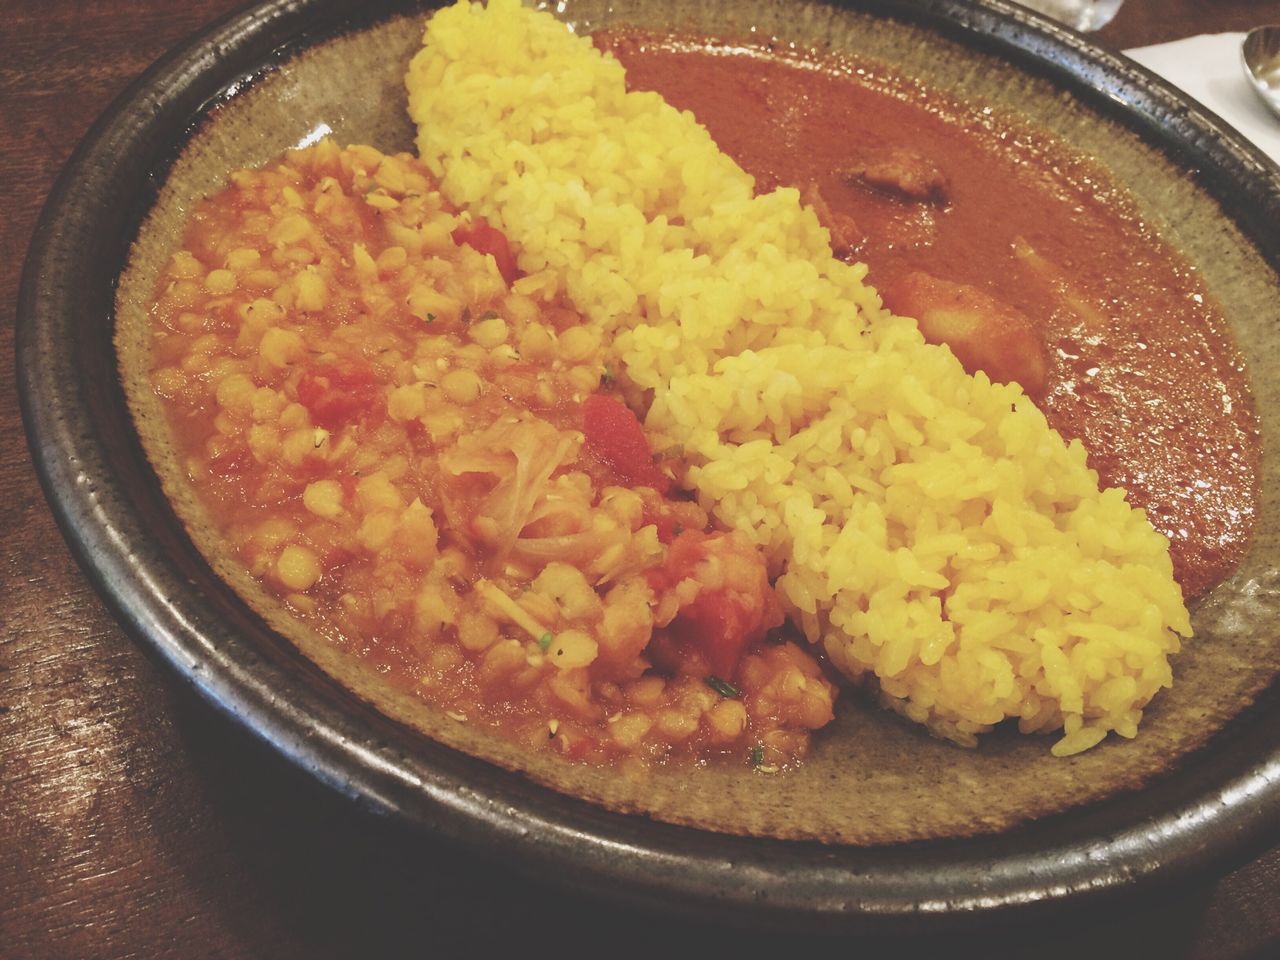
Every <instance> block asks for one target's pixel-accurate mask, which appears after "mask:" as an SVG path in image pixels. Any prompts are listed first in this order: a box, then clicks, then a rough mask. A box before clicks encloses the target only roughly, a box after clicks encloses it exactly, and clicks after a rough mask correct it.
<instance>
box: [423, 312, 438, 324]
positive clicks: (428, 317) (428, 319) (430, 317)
mask: <svg viewBox="0 0 1280 960" xmlns="http://www.w3.org/2000/svg"><path fill="white" fill-rule="evenodd" d="M422 322H423V323H435V322H436V315H435V314H434V313H428V314H427V315H426V316H425V317H423V318H422Z"/></svg>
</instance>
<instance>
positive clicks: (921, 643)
mask: <svg viewBox="0 0 1280 960" xmlns="http://www.w3.org/2000/svg"><path fill="white" fill-rule="evenodd" d="M406 83H407V85H408V88H409V95H410V100H409V103H410V114H411V116H412V117H413V119H414V120H415V122H416V123H417V124H418V125H419V138H418V147H419V150H420V152H421V155H422V158H423V160H424V161H425V162H426V163H427V165H428V166H429V167H430V168H431V169H432V171H433V172H435V173H436V174H437V175H439V176H441V177H442V184H443V191H444V193H445V194H446V195H447V196H448V197H449V199H450V200H451V201H453V202H454V203H457V204H459V205H462V206H464V207H466V208H469V209H470V210H473V211H475V212H477V213H478V214H481V215H483V216H485V217H487V218H488V219H489V220H490V221H491V222H492V223H494V224H495V225H497V226H499V227H500V228H501V229H502V230H504V231H505V232H506V233H507V234H508V236H509V237H511V238H512V240H513V241H514V243H515V246H516V249H517V251H518V259H519V264H520V267H521V269H522V270H523V271H524V272H525V273H526V274H528V276H527V277H525V278H524V279H522V280H521V281H519V283H520V284H522V285H523V286H524V287H525V288H526V289H528V290H530V291H536V290H539V289H541V290H556V289H558V290H562V291H565V292H567V293H568V295H569V296H570V297H571V298H572V300H573V301H574V303H575V304H576V305H577V306H578V307H579V309H581V310H582V311H583V312H584V313H585V314H586V315H587V316H589V317H590V318H591V320H592V321H593V322H594V323H596V324H599V325H600V326H601V327H602V328H603V329H604V330H605V331H606V332H607V333H608V334H609V335H610V337H611V338H612V344H613V347H612V352H613V356H614V357H615V359H616V361H617V363H618V364H619V366H620V370H621V372H622V374H623V375H624V378H625V380H626V381H628V382H629V383H630V384H631V385H633V386H634V388H635V389H636V390H637V395H639V393H638V391H640V390H645V391H652V397H653V402H652V406H651V407H650V409H649V413H648V417H647V420H646V426H647V427H648V428H649V429H651V430H653V431H655V432H656V433H658V434H659V435H660V436H662V437H663V438H665V439H666V440H668V441H670V442H672V443H679V444H682V445H683V447H684V453H685V457H686V458H687V462H688V468H687V472H686V474H685V477H684V482H685V485H686V486H687V487H688V488H689V489H691V490H693V491H695V492H696V494H697V496H698V499H699V501H700V502H701V504H702V505H703V507H704V508H706V509H707V510H708V511H709V512H710V513H712V514H713V515H714V516H715V517H716V518H718V520H719V521H720V522H722V523H723V524H725V525H726V526H728V527H732V528H737V529H739V530H742V531H744V532H746V533H747V534H749V535H750V536H751V537H753V538H754V539H755V541H756V542H757V543H759V544H760V545H761V546H762V548H763V549H764V550H765V552H766V555H767V556H768V558H769V562H770V566H771V572H772V574H773V575H775V576H776V577H777V588H778V591H779V593H780V595H781V597H782V599H783V603H784V604H785V605H786V607H787V609H788V612H789V614H790V615H791V617H792V619H793V620H794V621H795V622H796V623H797V624H798V625H799V626H800V628H801V629H802V630H803V631H804V633H805V635H806V636H807V637H808V638H809V640H810V641H812V642H814V643H820V644H821V645H822V646H823V647H824V648H825V650H826V652H827V654H828V655H829V656H830V658H831V660H832V662H833V663H834V664H835V665H836V666H837V667H838V668H839V669H840V670H842V671H843V672H844V673H846V674H847V675H849V676H850V677H853V678H857V679H870V678H872V677H874V679H875V681H876V683H877V684H878V688H879V690H880V691H881V694H882V697H883V699H884V701H885V702H886V703H887V704H888V705H889V706H891V707H893V708H894V709H896V710H898V711H899V712H900V713H902V714H904V715H906V716H907V717H910V718H911V719H913V720H916V721H918V722H920V723H924V724H927V725H928V726H929V727H930V729H932V730H933V731H934V732H935V733H938V734H941V735H943V736H946V737H949V738H951V739H953V740H955V741H957V742H959V743H963V744H969V745H971V744H973V743H974V742H975V741H976V735H977V734H979V733H982V732H985V731H987V730H990V729H991V727H992V726H993V725H994V724H997V723H999V722H1001V721H1002V720H1005V719H1008V718H1016V719H1017V720H1018V725H1019V728H1020V729H1021V730H1023V731H1024V732H1037V731H1054V730H1062V731H1063V732H1064V736H1062V737H1061V739H1059V740H1058V741H1057V742H1056V743H1055V745H1054V747H1053V752H1054V753H1055V754H1058V755H1067V754H1071V753H1076V752H1078V751H1080V750H1085V749H1088V748H1089V747H1091V746H1093V745H1094V744H1096V743H1098V742H1099V741H1100V740H1101V739H1102V738H1103V737H1105V736H1106V734H1107V733H1108V732H1110V731H1115V732H1117V733H1119V734H1120V735H1122V736H1125V737H1132V736H1133V735H1134V734H1135V733H1136V732H1137V727H1138V723H1139V721H1140V719H1141V716H1142V710H1143V707H1145V706H1146V704H1147V703H1148V702H1149V701H1150V699H1151V697H1152V696H1153V695H1154V694H1155V693H1156V692H1157V691H1158V690H1159V689H1160V688H1161V687H1167V686H1169V685H1170V684H1171V682H1172V674H1171V670H1170V666H1169V655H1170V654H1172V653H1174V652H1176V651H1177V649H1178V645H1179V639H1178V637H1179V635H1182V636H1189V635H1190V622H1189V619H1188V616H1187V612H1186V609H1185V607H1184V605H1183V601H1182V594H1181V591H1180V589H1179V588H1178V586H1177V584H1176V583H1175V582H1174V580H1173V575H1172V566H1171V563H1170V560H1169V555H1168V544H1167V542H1166V541H1165V540H1164V539H1163V538H1162V537H1161V536H1160V535H1159V534H1158V533H1156V532H1155V531H1154V530H1153V529H1152V528H1151V526H1150V525H1149V524H1148V523H1147V521H1146V517H1145V515H1144V514H1143V512H1142V511H1141V510H1135V509H1132V508H1131V507H1130V506H1129V505H1128V504H1127V503H1126V501H1125V496H1124V493H1123V491H1121V490H1118V489H1111V490H1105V491H1100V490H1099V488H1098V479H1097V475H1096V474H1095V473H1094V472H1093V471H1091V470H1090V469H1089V468H1088V467H1087V465H1086V462H1085V451H1084V449H1083V448H1082V447H1081V445H1080V444H1079V442H1078V441H1072V442H1071V443H1069V444H1068V443H1064V442H1063V440H1062V438H1061V437H1060V436H1059V435H1058V434H1057V433H1056V432H1055V431H1053V430H1052V429H1050V428H1049V426H1048V424H1047V422H1046V421H1045V418H1044V416H1043V414H1041V412H1040V411H1039V410H1038V409H1037V408H1036V407H1035V405H1034V404H1033V403H1032V402H1031V401H1030V400H1029V399H1028V398H1027V397H1026V396H1025V395H1024V394H1023V393H1022V391H1021V390H1020V389H1019V388H1018V387H1017V386H1016V385H999V384H992V383H991V382H990V381H989V380H988V379H987V378H986V377H985V376H983V375H982V374H979V375H977V376H969V375H968V374H966V373H965V372H964V370H963V369H962V368H961V366H960V364H959V363H958V362H957V361H956V359H955V358H954V357H953V356H952V354H951V352H950V351H949V350H947V349H946V348H943V347H936V346H930V345H928V344H926V343H924V341H923V339H922V338H921V336H920V333H919V331H918V330H917V328H916V325H915V322H914V321H912V320H910V319H906V318H902V317H896V316H893V315H892V314H890V313H889V312H888V311H886V310H885V309H884V308H883V306H882V305H881V302H880V299H879V296H878V295H877V294H876V292H875V290H874V289H873V288H871V287H870V286H868V285H867V284H866V283H864V277H865V274H866V270H865V267H864V266H862V265H853V266H850V265H847V264H844V263H841V262H840V261H838V260H835V259H834V258H833V257H832V256H831V252H830V248H829V246H828V236H827V233H826V231H825V229H823V228H822V227H821V226H820V225H819V223H818V221H817V218H816V217H815V215H814V214H813V212H812V211H811V210H809V209H807V208H805V207H802V206H801V204H800V200H799V195H798V193H797V191H795V190H794V189H790V188H784V189H779V190H776V191H774V192H773V193H770V194H765V195H762V196H758V197H757V196H754V195H753V189H752V188H753V181H752V178H751V177H750V176H749V175H748V174H746V173H745V172H744V171H742V170H741V169H740V168H739V167H738V166H737V165H736V164H735V163H734V162H733V161H732V160H730V159H729V158H728V157H726V156H725V155H724V154H722V153H721V152H720V151H719V150H718V149H717V147H716V146H715V144H714V143H713V142H712V140H711V138H710V137H709V136H708V134H707V133H706V131H705V130H704V129H703V128H702V127H701V126H699V125H698V124H697V123H696V121H695V120H694V119H693V117H692V115H690V114H688V113H683V114H682V113H679V112H677V111H676V110H674V109H673V108H671V107H670V106H668V105H667V104H666V103H665V102H664V101H663V100H662V99H661V98H660V97H659V96H658V95H656V94H652V93H627V92H626V91H625V85H624V73H623V69H622V67H621V66H620V65H619V64H618V63H617V62H616V61H615V60H614V59H612V58H611V57H608V56H604V55H602V54H600V53H599V52H597V51H596V50H595V49H594V48H593V47H592V46H591V43H590V41H589V40H588V39H586V38H583V37H578V36H575V35H574V34H573V33H572V32H570V31H569V30H568V29H567V28H566V27H565V26H564V25H563V24H561V23H560V22H559V21H557V20H556V19H555V18H554V17H552V16H550V15H549V14H545V13H534V12H532V11H530V10H526V9H524V8H522V7H521V6H520V5H519V2H518V0H491V2H490V3H489V5H488V6H487V7H482V6H480V5H478V4H469V3H466V2H463V3H460V4H458V5H456V6H453V7H450V8H447V9H445V10H442V11H440V12H439V13H437V14H436V15H435V16H434V17H433V18H432V19H431V21H430V23H429V24H428V27H427V30H426V36H425V46H424V49H423V50H422V51H421V52H420V53H419V54H418V55H417V56H416V57H415V58H414V60H413V62H412V64H411V66H410V69H409V73H408V76H407V77H406Z"/></svg>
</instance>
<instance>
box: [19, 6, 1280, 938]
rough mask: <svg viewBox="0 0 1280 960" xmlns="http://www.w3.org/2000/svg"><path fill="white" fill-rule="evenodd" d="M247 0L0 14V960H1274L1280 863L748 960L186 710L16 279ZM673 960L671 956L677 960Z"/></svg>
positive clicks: (1127, 39) (1172, 15) (1164, 20)
mask: <svg viewBox="0 0 1280 960" xmlns="http://www.w3.org/2000/svg"><path fill="white" fill-rule="evenodd" d="M239 5H240V4H239V2H238V0H186V2H183V3H180V4H175V3H172V2H167V0H91V2H73V0H48V2H44V3H34V2H27V0H0V309H3V324H2V325H0V351H2V352H3V354H4V356H5V358H6V359H5V370H6V387H5V389H4V390H3V391H0V492H2V494H3V502H2V503H0V534H2V536H3V555H2V561H3V566H2V567H0V611H3V627H2V628H0V957H3V958H12V960H17V958H47V957H68V958H79V957H95V958H96V957H138V958H150V957H163V958H169V957H172V958H188V957H270V958H280V960H285V958H295V957H296V958H303V957H306V958H316V960H322V958H331V957H348V956H367V957H399V956H412V955H423V956H454V955H462V954H464V953H466V954H469V955H476V956H488V955H493V954H497V953H498V952H499V951H502V952H504V953H509V952H512V951H515V950H522V949H524V950H527V949H528V948H529V946H531V945H535V944H537V945H546V946H549V947H552V948H555V949H559V950H563V951H565V952H567V953H568V954H570V955H577V954H587V953H590V954H592V955H601V956H609V955H628V956H629V955H633V954H637V953H640V952H645V953H649V952H653V951H663V952H667V951H670V950H671V949H673V947H678V946H680V945H682V944H689V945H698V946H699V950H698V952H699V953H705V951H706V950H707V949H713V950H715V952H716V954H719V953H720V952H721V951H722V950H723V951H724V952H729V951H730V950H732V951H733V952H735V953H746V954H754V953H756V952H761V951H762V950H766V949H767V950H769V951H771V952H773V951H778V950H781V951H785V952H786V953H787V954H789V955H798V954H799V952H800V951H815V950H816V951H820V952H821V953H823V954H828V953H829V954H835V953H837V952H838V953H840V954H841V955H850V956H852V955H859V954H860V955H863V956H882V955H890V954H893V955H903V954H909V955H915V954H917V953H920V954H921V955H935V954H940V953H941V951H942V948H943V947H944V946H945V948H946V951H947V953H959V954H960V955H964V956H969V955H972V956H1001V957H1013V956H1024V955H1029V954H1030V953H1032V952H1033V945H1035V946H1034V950H1035V952H1036V954H1037V955H1038V956H1042V957H1063V958H1065V957H1076V956H1080V955H1093V956H1119V955H1121V954H1123V955H1125V956H1137V957H1165V958H1179V960H1182V958H1204V960H1219V958H1228V960H1230V958H1244V957H1259V958H1260V957H1264V956H1268V957H1270V956H1280V892H1278V891H1280V849H1275V850H1271V851H1265V850H1258V851H1256V852H1255V855H1256V859H1253V860H1252V861H1251V862H1249V863H1247V864H1244V865H1242V866H1240V867H1239V868H1238V869H1236V870H1235V872H1233V873H1230V874H1229V875H1227V876H1225V877H1220V876H1204V877H1200V878H1196V879H1195V881H1194V882H1192V883H1190V884H1187V885H1184V886H1182V887H1179V888H1177V889H1173V890H1161V891H1153V892H1152V893H1151V894H1149V895H1148V896H1146V897H1145V898H1143V899H1142V900H1139V901H1136V902H1134V901H1130V900H1125V901H1122V902H1119V903H1117V904H1116V905H1115V906H1114V907H1111V908H1108V909H1106V910H1104V911H1102V912H1100V913H1098V914H1096V915H1091V916H1090V917H1089V918H1088V919H1087V922H1086V920H1085V918H1080V917H1077V918H1074V919H1073V920H1071V921H1070V922H1065V923H1049V924H1038V925H1037V926H1036V927H1034V928H1026V927H1014V928H1008V929H1003V928H994V927H993V928H992V929H990V930H986V931H983V933H982V935H981V936H973V937H957V938H951V939H950V940H949V941H947V942H946V943H945V944H939V943H928V942H919V941H916V942H908V943H901V942H899V943H890V942H886V941H874V942H860V941H853V942H849V941H846V942H836V941H821V940H819V941H809V940H806V939H804V938H797V937H795V936H788V937H782V936H776V937H774V936H765V937H760V936H755V937H749V936H744V935H742V934H741V933H740V932H736V931H730V930H723V929H716V928H712V927H709V926H705V925H699V924H697V923H693V922H689V921H672V920H668V919H663V918H660V917H654V916H651V915H646V914H643V913H640V912H637V911H632V910H627V909H623V908H620V907H614V906H608V905H605V904H600V903H588V902H585V901H583V900H581V899H578V898H574V897H570V896H568V895H566V894H563V893H561V892H560V891H559V890H558V889H557V887H556V886H555V884H554V882H553V880H552V879H549V878H542V879H540V878H529V877H525V876H522V875H517V874H515V873H513V872H512V871H511V870H510V869H509V868H508V867H506V866H504V865H502V863H501V862H500V853H501V851H487V852H485V851H481V852H476V851H461V850H457V849H453V848H451V847H448V846H446V845H444V844H442V843H441V842H439V841H436V840H433V839H432V838H429V837H418V836H407V835H406V834H405V832H404V831H403V830H401V829H399V828H398V827H397V826H396V825H395V824H392V823H386V822H382V821H379V820H376V819H374V818H371V817H369V816H367V815H365V814H363V813H361V812H360V811H358V810H356V809H354V808H353V807H351V806H350V805H349V804H348V803H347V802H346V801H344V800H341V799H339V798H337V797H336V796H334V795H331V794H330V793H329V792H327V791H326V790H325V789H323V788H321V787H320V786H318V785H316V784H314V783H313V782H311V781H310V780H309V779H307V778H306V777H305V776H303V775H302V774H300V773H297V772H295V771H294V770H293V769H291V768H289V767H287V766H286V765H285V764H284V762H283V761H281V760H279V759H277V758H276V757H275V756H274V755H270V754H267V753H266V752H265V751H264V750H263V749H262V748H260V747H259V746H258V745H257V744H256V742H254V741H253V740H252V739H251V738H250V737H248V736H247V735H246V734H243V733H241V732H240V731H239V730H237V729H234V728H232V727H231V726H230V725H229V724H228V723H226V722H225V721H223V720H222V719H221V718H220V717H218V716H215V715H214V714H213V713H212V712H211V711H210V710H208V708H206V707H204V706H203V705H201V704H200V703H198V702H196V701H195V700H194V699H193V697H192V696H191V695H189V693H188V692H187V691H186V690H185V689H184V688H183V687H182V686H181V685H180V684H179V683H178V682H177V681H176V680H174V679H173V678H172V677H171V676H170V675H169V674H168V673H166V672H165V671H164V670H162V669H160V668H159V667H158V666H156V665H155V664H153V663H152V662H150V661H149V660H148V659H147V658H146V657H145V656H144V655H143V654H142V653H141V652H140V650H139V648H138V647H136V646H135V645H134V644H133V643H132V642H131V641H130V639H129V638H128V637H127V636H126V635H125V634H124V633H123V632H122V630H121V629H120V628H119V627H118V626H117V625H116V623H115V622H114V621H113V620H112V619H111V617H110V616H109V614H108V613H107V612H106V610H105V609H104V607H103V606H102V604H101V603H100V602H99V600H98V598H97V597H96V596H95V594H94V593H93V591H92V589H91V588H90V587H89V585H88V583H87V582H86V580H85V579H84V577H83V576H82V574H81V572H80V571H79V569H78V568H77V566H76V564H75V562H74V561H73V559H72V557H71V556H70V554H69V553H68V551H67V549H66V547H65V546H64V544H63V541H62V539H61V537H60V536H59V534H58V531H57V529H56V527H55V525H54V523H53V520H52V517H51V515H50V513H49V510H48V508H47V506H46V504H45V501H44V498H43V496H42V494H41V491H40V489H39V486H38V484H37V481H36V478H35V475H34V472H33V470H32V467H31V463H30V458H29V456H28V453H27V448H26V444H25V438H24V436H23V432H22V426H21V422H20V418H19V412H18V401H17V397H16V394H15V391H14V389H13V387H12V385H11V384H12V370H13V363H12V358H13V332H14V321H13V316H14V310H13V305H14V303H15V299H16V294H17V286H18V280H19V275H20V271H21V264H22V259H23V257H24V255H25V251H26V247H27V243H28V241H29V239H30V236H31V231H32V227H33V225H34V223H35V220H36V217H37V215H38V213H39V210H40V206H41V204H42V203H43V200H44V197H45V195H46V193H47V191H48V189H49V187H50V185H51V183H52V182H53V179H54V177H55V176H56V174H57V172H58V170H59V169H60V167H61V166H62V164H63V163H64V162H65V161H66V159H67V157H68V156H69V155H70V153H71V151H72V149H73V148H74V146H75V144H76V142H77V141H78V140H79V139H80V137H81V136H82V135H83V134H84V133H85V131H86V130H87V129H88V127H89V126H90V124H91V123H92V121H93V119H94V118H95V117H96V116H97V115H98V114H99V113H100V112H101V111H102V110H103V109H104V108H105V107H106V106H107V104H108V103H109V102H110V101H111V99H112V98H113V97H114V96H115V95H116V94H118V93H119V92H120V91H121V90H123V89H124V87H125V86H126V85H127V84H128V83H129V81H130V80H131V79H133V78H134V77H135V76H137V75H138V74H139V73H141V72H142V71H143V70H144V69H145V68H146V67H147V65H148V64H150V63H151V62H152V61H153V60H155V59H156V58H157V57H158V56H160V55H161V54H162V53H163V52H164V51H165V50H166V49H168V48H169V47H170V46H172V45H173V44H175V43H176V42H177V41H179V40H181V39H182V38H183V37H185V36H186V35H188V34H190V33H191V32H192V31H195V30H197V29H199V28H201V27H202V26H205V25H206V24H208V23H210V22H212V21H213V20H215V19H217V18H219V17H221V16H223V15H224V14H226V13H228V12H229V11H231V10H233V9H235V8H236V7H238V6H239ZM1268 21H1271V22H1276V21H1280V2H1275V0H1265V2H1263V0H1212V2H1208V0H1129V2H1128V4H1127V6H1126V7H1125V9H1124V10H1123V11H1122V12H1121V14H1120V15H1119V17H1117V19H1116V20H1115V21H1114V22H1113V24H1112V25H1111V26H1110V27H1108V28H1107V29H1106V30H1104V31H1103V32H1102V33H1101V34H1100V36H1099V39H1100V41H1101V42H1102V43H1104V44H1105V45H1107V46H1110V47H1112V48H1114V49H1122V48H1125V47H1129V46H1135V45H1140V44H1146V43H1155V42H1161V41H1166V40H1172V39H1176V38H1179V37H1184V36H1190V35H1192V34H1196V33H1206V32H1218V31H1223V30H1241V29H1245V28H1247V27H1249V26H1251V25H1254V24H1257V23H1261V22H1268ZM677 952H683V950H677Z"/></svg>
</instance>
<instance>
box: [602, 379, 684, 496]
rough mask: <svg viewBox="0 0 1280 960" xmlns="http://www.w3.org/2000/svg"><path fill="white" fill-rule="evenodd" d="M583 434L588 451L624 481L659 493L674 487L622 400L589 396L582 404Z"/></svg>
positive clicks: (603, 395) (637, 421)
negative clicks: (659, 466) (657, 464)
mask: <svg viewBox="0 0 1280 960" xmlns="http://www.w3.org/2000/svg"><path fill="white" fill-rule="evenodd" d="M582 432H583V434H584V435H585V436H586V440H587V449H589V450H590V451H591V452H592V453H593V454H594V455H595V456H596V457H598V458H599V459H600V460H602V461H604V462H605V463H607V464H609V466H611V467H613V469H614V472H615V473H617V474H618V478H619V479H620V480H622V481H624V482H626V483H631V484H634V485H637V486H644V487H653V488H654V489H655V490H657V491H658V492H659V493H666V492H667V491H668V490H669V489H670V488H671V478H670V477H668V476H667V475H666V474H665V473H663V472H662V471H661V470H659V469H658V468H657V466H655V465H654V462H653V451H651V450H650V449H649V439H648V438H647V437H646V436H645V435H644V428H643V427H642V426H640V421H639V420H638V419H637V418H636V415H635V414H634V413H632V412H631V408H630V407H628V406H627V405H626V404H625V403H623V402H622V401H621V400H619V399H617V398H616V397H611V396H608V395H606V394H603V393H593V394H591V396H589V397H587V399H586V400H584V401H583V403H582Z"/></svg>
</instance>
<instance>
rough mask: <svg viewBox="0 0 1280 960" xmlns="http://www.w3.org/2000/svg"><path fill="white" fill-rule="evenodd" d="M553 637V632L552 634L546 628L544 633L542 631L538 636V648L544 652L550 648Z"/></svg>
mask: <svg viewBox="0 0 1280 960" xmlns="http://www.w3.org/2000/svg"><path fill="white" fill-rule="evenodd" d="M555 638H556V637H555V634H553V633H552V632H551V631H550V630H548V631H547V632H546V633H544V634H543V635H542V636H540V637H539V638H538V649H540V650H542V651H544V652H545V651H546V650H548V649H550V647H551V641H552V640H554V639H555Z"/></svg>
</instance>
